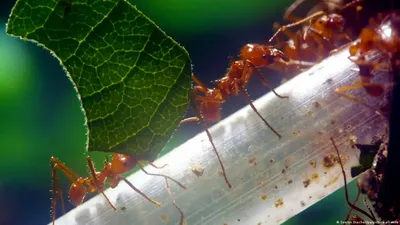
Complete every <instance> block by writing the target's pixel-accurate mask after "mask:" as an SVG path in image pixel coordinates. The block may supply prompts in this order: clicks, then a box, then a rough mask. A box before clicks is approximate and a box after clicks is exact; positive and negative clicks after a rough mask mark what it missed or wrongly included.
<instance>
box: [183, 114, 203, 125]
mask: <svg viewBox="0 0 400 225" xmlns="http://www.w3.org/2000/svg"><path fill="white" fill-rule="evenodd" d="M199 120H200V119H199V117H197V116H194V117H189V118H186V119H183V120H181V122H180V124H184V123H187V122H194V121H199Z"/></svg>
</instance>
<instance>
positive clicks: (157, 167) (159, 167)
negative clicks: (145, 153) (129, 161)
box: [139, 160, 168, 169]
mask: <svg viewBox="0 0 400 225" xmlns="http://www.w3.org/2000/svg"><path fill="white" fill-rule="evenodd" d="M139 162H144V163H148V164H149V165H150V166H152V167H154V168H156V169H162V168H164V167H166V166H168V164H164V165H162V166H156V165H154V164H153V163H152V162H150V161H147V160H139Z"/></svg>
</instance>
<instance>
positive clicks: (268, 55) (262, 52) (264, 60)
mask: <svg viewBox="0 0 400 225" xmlns="http://www.w3.org/2000/svg"><path fill="white" fill-rule="evenodd" d="M272 49H273V48H272V47H270V46H264V45H260V44H247V45H245V46H244V47H243V48H242V50H241V51H240V58H241V59H242V60H243V61H248V62H250V63H251V64H252V65H254V66H255V67H263V66H268V65H269V64H271V63H273V62H274V55H272Z"/></svg>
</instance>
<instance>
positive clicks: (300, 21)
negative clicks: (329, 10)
mask: <svg viewBox="0 0 400 225" xmlns="http://www.w3.org/2000/svg"><path fill="white" fill-rule="evenodd" d="M324 14H326V13H325V12H323V11H319V12H316V13H314V14H312V15H310V16H308V17H306V18H304V19H302V20H299V21H297V22H295V23H291V24H287V25H284V26H282V27H281V28H279V29H278V31H277V32H275V34H274V35H273V36H272V37H271V38H270V39H269V41H268V43H271V42H272V41H273V40H274V39H275V37H276V36H277V35H278V34H279V33H281V32H283V31H284V30H286V29H288V28H291V27H295V26H299V25H301V24H303V23H305V22H307V21H309V20H311V19H313V18H315V17H318V16H322V15H324Z"/></svg>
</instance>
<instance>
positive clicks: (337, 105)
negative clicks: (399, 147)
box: [56, 51, 384, 225]
mask: <svg viewBox="0 0 400 225" xmlns="http://www.w3.org/2000/svg"><path fill="white" fill-rule="evenodd" d="M347 55H348V53H347V51H343V52H341V53H339V54H336V55H335V56H333V57H330V58H329V59H327V60H325V61H324V62H322V63H320V64H319V65H317V66H315V67H313V68H312V69H310V70H309V71H307V72H305V73H303V74H301V75H299V76H297V77H295V78H294V79H292V80H290V81H289V82H287V83H285V84H284V85H282V86H280V87H279V88H277V89H276V91H277V92H278V93H280V94H282V95H289V99H288V100H286V99H284V100H282V99H278V98H277V97H275V96H274V95H273V94H272V93H268V94H267V95H265V96H263V97H261V98H260V99H258V100H257V101H255V106H256V107H257V108H258V109H259V111H260V113H261V114H262V115H263V116H264V118H266V120H267V121H269V122H270V123H271V124H272V126H273V127H275V128H276V129H277V130H278V132H280V133H281V134H282V136H283V137H282V139H281V140H279V139H278V138H277V136H275V135H274V133H273V132H272V131H270V130H269V129H268V127H266V126H265V125H264V124H263V123H262V122H261V120H260V119H259V118H258V117H257V116H256V115H255V113H254V112H253V111H252V109H251V108H250V107H245V108H243V109H241V110H239V111H238V112H236V113H235V114H233V115H231V116H230V117H228V118H226V119H225V120H223V121H221V122H220V123H218V124H217V125H215V126H214V127H212V129H211V130H210V131H211V134H212V135H213V138H214V141H215V144H216V147H217V149H218V150H219V152H220V154H221V157H222V160H223V162H224V165H225V167H226V171H227V175H228V178H229V180H230V181H231V183H232V185H233V186H234V188H233V189H231V190H229V189H228V187H227V185H226V184H225V182H224V179H223V178H222V176H221V175H220V173H219V170H220V167H219V164H218V161H217V159H216V157H215V154H214V152H213V150H212V149H211V145H210V143H209V141H208V138H207V136H206V134H205V133H204V132H203V133H200V134H199V135H197V136H196V137H194V138H193V139H191V140H189V141H187V142H186V143H184V144H183V145H181V146H180V147H178V148H176V149H175V150H173V151H172V152H170V153H169V154H167V155H165V156H164V157H162V158H160V159H158V160H157V161H155V164H157V165H163V164H165V163H167V164H169V166H168V167H166V168H164V169H161V170H156V169H154V168H151V167H146V169H147V170H148V171H149V172H154V173H164V174H168V175H170V176H172V177H174V178H176V179H177V180H179V181H180V182H182V183H183V184H184V185H186V186H187V187H188V190H186V191H185V190H182V189H181V188H180V187H178V186H177V185H176V184H174V183H170V185H171V188H172V192H173V194H174V196H175V198H176V200H177V203H178V204H179V206H180V207H181V208H182V210H183V212H184V214H185V216H186V220H187V224H190V225H200V224H218V225H223V224H229V225H232V224H245V225H259V224H280V223H282V222H284V221H286V220H287V219H289V218H290V217H292V216H294V215H296V214H298V213H299V212H300V211H302V210H304V209H306V208H307V207H309V206H310V205H312V204H314V203H315V202H317V201H319V200H320V199H322V198H323V197H325V196H327V195H329V194H330V193H332V192H333V191H335V190H337V189H338V188H340V187H342V186H343V179H342V175H341V171H340V167H339V165H338V164H337V163H333V164H334V165H333V166H332V167H331V168H326V167H325V166H328V167H330V166H329V165H328V164H329V163H325V166H324V165H323V164H324V158H325V159H327V158H326V157H328V158H329V155H330V154H335V152H334V150H333V148H332V145H331V142H330V141H329V138H330V137H331V136H333V137H334V138H335V140H336V143H337V145H338V147H339V148H340V151H341V154H343V159H344V160H345V161H346V163H345V168H346V169H347V173H348V178H350V175H349V169H350V167H351V166H352V165H356V164H357V161H358V154H357V152H358V151H357V150H356V149H353V148H351V147H350V145H351V144H350V141H349V137H350V136H355V137H357V138H358V139H357V142H360V143H369V142H370V140H371V138H372V136H373V135H375V134H377V133H378V132H381V133H382V132H383V131H384V119H383V117H381V116H379V115H377V114H376V113H375V112H374V111H373V110H371V109H370V108H367V107H365V106H363V105H360V104H354V103H353V102H351V101H350V100H348V99H345V98H342V97H339V96H338V95H336V94H334V89H335V88H336V87H340V86H343V85H350V84H351V83H352V82H353V81H354V80H355V78H356V77H357V72H353V71H351V68H356V66H355V65H354V64H352V63H351V62H350V61H349V60H348V59H347ZM381 80H382V79H381ZM351 93H352V94H354V95H356V96H358V97H360V98H361V99H363V100H366V101H367V102H368V103H369V104H371V105H375V106H376V105H377V104H378V103H379V100H380V99H369V98H366V96H367V95H366V94H365V91H364V90H363V89H357V90H354V91H352V92H351ZM325 162H326V160H325ZM191 167H201V168H204V174H203V175H202V176H201V177H197V176H196V175H195V174H194V173H193V172H192V170H191ZM128 179H129V180H130V181H131V182H132V183H133V184H134V185H135V186H136V187H137V188H139V189H140V190H142V191H143V192H145V193H146V194H147V195H148V196H150V197H151V198H153V199H155V200H156V201H159V202H161V203H162V204H163V206H162V207H157V206H155V205H153V204H151V203H149V202H148V201H147V200H145V199H143V198H142V196H140V195H138V194H137V193H135V192H134V191H133V190H132V189H130V188H129V187H128V186H127V185H126V184H124V183H121V185H119V186H118V187H117V188H115V189H112V190H111V189H109V190H107V191H106V194H107V195H108V196H109V198H110V200H111V202H113V203H114V204H115V205H116V206H117V208H118V210H117V211H114V210H112V209H111V208H110V207H109V205H108V204H107V202H106V201H105V199H104V197H103V196H102V195H97V196H96V197H94V198H92V199H91V200H89V201H87V202H86V203H84V204H83V205H81V206H79V207H77V208H76V209H74V210H72V211H71V212H69V213H68V214H66V215H64V216H63V217H61V218H60V219H58V220H57V221H56V225H64V224H65V225H66V224H68V225H74V224H97V225H102V224H135V225H136V224H137V225H157V224H179V219H180V214H179V212H178V211H177V210H176V208H175V207H174V206H173V205H172V202H171V198H170V197H169V195H168V193H167V191H166V189H165V181H164V179H163V178H160V177H152V176H147V175H145V174H144V173H142V172H138V173H135V174H133V175H132V176H130V177H129V178H128ZM348 181H351V179H348Z"/></svg>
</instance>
